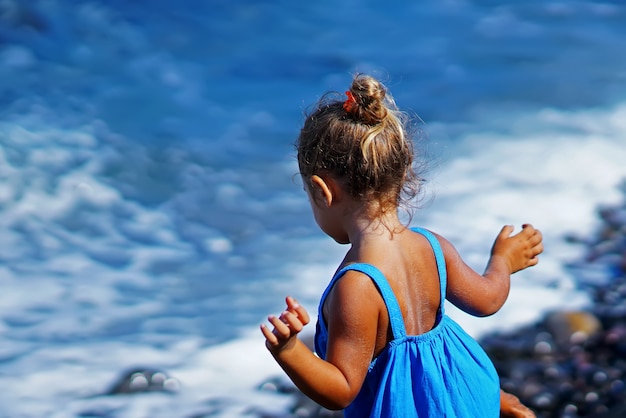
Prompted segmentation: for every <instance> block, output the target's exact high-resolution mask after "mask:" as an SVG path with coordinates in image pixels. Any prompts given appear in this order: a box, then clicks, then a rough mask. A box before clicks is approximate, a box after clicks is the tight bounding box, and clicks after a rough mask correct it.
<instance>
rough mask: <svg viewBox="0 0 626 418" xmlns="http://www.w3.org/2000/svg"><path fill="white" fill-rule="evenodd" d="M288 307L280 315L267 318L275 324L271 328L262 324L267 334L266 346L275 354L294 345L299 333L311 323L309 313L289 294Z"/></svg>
mask: <svg viewBox="0 0 626 418" xmlns="http://www.w3.org/2000/svg"><path fill="white" fill-rule="evenodd" d="M286 302H287V309H286V310H285V311H283V313H282V314H280V316H279V317H277V316H274V315H270V316H269V317H268V318H267V320H268V321H269V322H270V323H271V324H272V325H273V326H274V329H273V330H271V331H270V329H269V328H268V327H267V326H266V325H265V324H262V325H261V332H262V333H263V335H264V336H265V346H266V347H267V348H268V350H270V352H272V353H273V354H276V353H279V352H281V351H283V350H285V349H288V348H291V347H293V345H294V343H295V340H296V338H297V335H298V333H299V332H300V331H302V329H303V328H304V326H305V325H306V324H308V323H309V314H308V312H307V311H306V309H304V308H303V307H302V306H300V304H298V302H297V301H296V300H295V299H294V298H292V297H291V296H287V298H286Z"/></svg>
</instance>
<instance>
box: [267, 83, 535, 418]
mask: <svg viewBox="0 0 626 418" xmlns="http://www.w3.org/2000/svg"><path fill="white" fill-rule="evenodd" d="M346 95H347V99H346V100H345V101H332V100H329V98H328V96H326V97H325V98H323V99H322V100H321V101H320V103H319V104H318V106H317V107H316V109H315V110H314V111H313V112H312V113H311V114H310V115H309V116H308V117H307V118H306V121H305V123H304V127H303V128H302V130H301V132H300V136H299V138H298V141H297V149H298V165H299V169H300V175H301V176H302V179H303V180H304V189H305V191H306V193H307V195H308V198H309V202H310V204H311V209H312V211H313V215H314V217H315V221H316V222H317V224H318V225H319V227H320V228H321V229H322V231H324V232H325V233H326V234H328V235H329V236H330V237H332V238H333V239H334V240H335V241H337V242H338V243H340V244H350V249H349V250H348V252H347V254H346V256H345V257H344V259H343V261H342V262H341V264H340V266H339V268H338V270H337V272H336V274H335V275H334V277H333V279H332V280H331V282H330V284H329V285H328V287H327V289H326V291H325V292H324V294H323V295H322V298H321V302H320V305H319V312H318V314H319V315H318V323H317V330H316V335H315V349H316V354H317V355H316V354H314V353H313V352H312V351H311V350H310V349H309V348H307V346H306V345H305V344H304V343H303V342H302V341H301V340H300V339H298V337H297V335H298V333H299V332H300V331H301V330H302V328H303V327H304V326H305V325H306V324H307V323H308V322H309V315H308V313H307V312H306V310H305V309H304V308H303V307H302V306H300V305H299V304H298V303H297V301H296V300H295V299H293V298H292V297H287V299H286V302H287V308H286V310H285V311H284V312H283V313H282V314H281V315H280V316H270V317H269V318H268V320H269V322H270V323H271V325H272V326H273V329H272V330H270V328H269V327H267V326H266V325H261V331H262V332H263V335H264V336H265V338H266V346H267V348H268V349H269V351H270V352H271V353H272V355H273V356H274V358H275V359H276V361H277V362H278V363H279V364H280V366H281V367H282V368H283V369H284V370H285V372H286V373H287V374H288V375H289V377H290V378H291V379H292V380H293V382H294V383H295V384H296V386H297V387H298V388H299V389H300V390H301V391H302V392H303V393H304V394H306V395H307V396H309V397H310V398H311V399H313V400H314V401H316V402H317V403H319V404H320V405H322V406H324V407H326V408H328V409H345V416H347V417H401V418H407V417H480V418H489V417H498V416H500V413H501V411H500V409H501V403H502V414H503V415H507V414H510V415H513V416H533V414H532V412H530V410H528V409H526V408H525V407H523V406H522V405H521V404H519V402H517V399H516V398H515V397H514V396H512V395H509V394H505V393H503V392H501V391H500V385H499V379H498V376H497V374H496V370H495V368H494V366H493V364H492V362H491V361H490V359H489V358H488V357H487V355H486V354H485V352H484V351H483V350H482V349H481V347H480V346H479V345H478V343H477V342H476V341H474V340H473V339H472V338H471V337H470V336H469V335H468V334H466V333H465V332H464V331H463V330H462V329H461V327H460V326H459V325H457V324H456V323H455V322H454V321H453V320H452V319H450V318H449V317H448V316H447V315H446V314H445V313H444V299H446V298H447V299H448V300H449V301H450V302H451V303H453V304H454V305H456V306H458V307H459V308H460V309H462V310H464V311H465V312H468V313H470V314H472V315H475V316H487V315H491V314H493V313H495V312H497V311H498V310H499V309H500V307H501V306H502V305H503V304H504V302H505V301H506V298H507V296H508V293H509V286H510V276H511V274H513V273H515V272H516V271H519V270H522V269H525V268H527V267H530V266H534V265H535V264H537V261H538V259H537V256H538V254H540V253H541V252H542V250H543V247H542V237H541V233H540V232H539V231H538V230H536V229H534V228H533V227H532V226H531V225H523V228H522V230H521V232H519V233H517V234H515V235H511V234H512V232H513V227H512V226H505V227H503V228H502V230H501V231H500V233H499V234H498V236H497V237H496V239H495V243H494V244H493V248H492V250H491V257H490V259H489V263H488V265H487V268H486V270H485V273H484V274H483V275H480V274H478V273H477V272H475V271H474V270H472V269H471V268H470V267H468V266H467V265H466V264H465V263H464V262H463V260H462V259H461V257H460V256H459V254H458V252H457V251H456V249H455V248H454V247H453V246H452V244H450V242H448V241H447V240H446V239H445V238H443V237H442V236H440V235H437V234H435V233H432V232H430V231H427V230H425V229H422V228H408V227H406V226H405V225H404V224H403V223H402V222H401V221H400V219H399V217H398V208H399V207H400V206H401V205H402V204H403V203H405V202H406V201H408V200H410V199H411V198H413V197H415V195H416V193H417V192H418V189H419V185H420V179H419V178H418V176H417V174H416V173H415V171H414V163H413V147H412V145H411V141H410V138H408V135H407V129H406V128H407V125H406V124H405V120H406V118H405V116H404V114H403V113H401V112H399V111H398V110H397V108H396V106H395V103H394V102H393V99H392V98H391V97H390V95H389V93H388V92H387V90H386V89H385V87H384V86H383V85H382V84H381V83H380V82H379V81H377V80H376V79H374V78H372V77H370V76H366V75H357V76H356V77H355V78H354V79H353V82H352V86H351V87H350V90H349V91H347V92H346Z"/></svg>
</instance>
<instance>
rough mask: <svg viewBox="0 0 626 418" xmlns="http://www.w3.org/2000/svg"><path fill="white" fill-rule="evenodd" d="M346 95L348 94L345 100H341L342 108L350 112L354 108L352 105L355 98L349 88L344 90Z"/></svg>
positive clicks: (354, 103) (354, 102)
mask: <svg viewBox="0 0 626 418" xmlns="http://www.w3.org/2000/svg"><path fill="white" fill-rule="evenodd" d="M346 96H348V98H347V99H346V101H345V102H343V110H345V111H346V112H348V113H352V111H353V110H354V105H356V99H355V98H354V94H352V92H351V91H350V90H348V91H347V92H346Z"/></svg>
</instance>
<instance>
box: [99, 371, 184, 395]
mask: <svg viewBox="0 0 626 418" xmlns="http://www.w3.org/2000/svg"><path fill="white" fill-rule="evenodd" d="M179 388H180V383H179V381H178V380H177V379H174V378H173V377H171V376H168V375H167V374H166V373H165V372H163V371H162V370H158V369H150V368H135V369H131V370H128V371H126V372H124V373H122V375H121V376H120V378H119V379H118V380H117V381H116V382H115V383H114V384H113V385H112V386H111V388H110V389H109V390H108V391H107V392H106V395H120V394H134V393H146V392H167V393H175V392H178V390H179Z"/></svg>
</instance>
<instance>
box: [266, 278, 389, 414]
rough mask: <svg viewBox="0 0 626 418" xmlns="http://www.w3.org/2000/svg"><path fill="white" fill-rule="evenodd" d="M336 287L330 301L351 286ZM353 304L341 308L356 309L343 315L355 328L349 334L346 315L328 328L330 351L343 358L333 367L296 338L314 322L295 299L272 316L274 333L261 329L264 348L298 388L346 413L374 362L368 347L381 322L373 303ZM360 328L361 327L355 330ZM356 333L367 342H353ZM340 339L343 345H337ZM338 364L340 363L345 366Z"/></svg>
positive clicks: (330, 353) (351, 328) (316, 399)
mask: <svg viewBox="0 0 626 418" xmlns="http://www.w3.org/2000/svg"><path fill="white" fill-rule="evenodd" d="M349 273H350V272H349ZM350 276H353V274H346V277H347V278H350ZM345 279H346V278H345V277H344V278H343V279H342V282H347V281H346V280H345ZM361 281H362V282H365V281H363V280H361ZM367 282H369V281H367ZM367 282H366V283H367ZM335 287H336V289H335V290H334V291H333V292H332V293H331V295H329V299H330V300H333V299H334V298H338V297H340V296H341V293H342V292H340V291H339V292H338V291H337V289H339V290H341V289H342V288H344V287H347V286H345V285H344V284H343V283H340V284H338V285H337V286H335ZM373 287H374V286H373V285H372V288H373ZM374 291H376V290H374ZM337 294H339V295H337ZM350 302H351V303H349V304H343V303H342V304H341V305H340V306H345V305H348V306H350V307H352V309H348V312H344V313H347V317H348V321H347V323H348V324H349V327H348V328H349V329H350V330H352V331H349V332H347V334H348V335H346V332H345V331H346V329H345V327H344V323H345V322H346V321H343V320H342V319H341V315H338V314H336V313H335V312H332V313H333V314H335V315H334V317H339V318H340V319H339V320H336V321H335V322H333V324H332V327H330V328H329V352H328V353H327V354H328V355H329V356H330V357H333V358H338V359H339V360H338V361H335V362H334V363H333V362H331V361H325V360H322V359H320V358H319V357H317V356H316V355H315V354H313V352H312V351H311V350H310V349H309V348H308V347H307V346H306V345H305V344H304V343H303V342H302V341H301V340H300V339H299V338H298V337H297V334H298V333H299V332H300V331H301V330H302V328H303V327H304V326H305V325H306V324H307V323H308V322H309V315H308V313H307V312H306V310H305V309H304V308H303V307H302V306H300V305H299V304H298V303H297V302H296V301H295V300H294V299H293V298H291V297H288V298H287V310H285V311H284V312H283V313H282V314H281V315H280V316H278V317H277V316H270V317H269V318H268V320H269V322H270V323H271V324H272V325H273V327H274V329H273V330H270V329H269V328H268V327H267V326H265V325H261V331H262V333H263V335H264V336H265V339H266V342H265V345H266V346H267V348H268V349H269V351H270V352H271V353H272V356H274V359H275V360H276V362H277V363H278V364H279V365H280V366H281V368H282V369H283V370H284V371H285V373H287V375H288V376H289V377H290V378H291V380H292V381H293V383H294V384H295V385H296V386H297V387H298V389H300V390H301V391H302V392H303V393H304V394H305V395H307V396H308V397H309V398H311V399H313V400H314V401H315V402H317V403H318V404H320V405H322V406H324V407H325V408H328V409H343V408H345V407H346V406H348V405H349V404H350V402H352V400H353V399H354V398H355V397H356V395H357V394H358V392H359V390H360V388H361V385H362V384H363V380H364V378H365V373H366V372H367V366H368V364H369V361H371V358H372V351H371V349H369V348H364V347H369V346H371V347H373V345H374V342H373V340H374V339H375V338H376V326H375V325H372V322H375V321H372V318H374V319H375V318H376V316H375V315H376V314H377V311H375V310H374V308H373V306H372V305H374V304H356V303H352V302H353V301H350ZM366 311H367V312H366ZM370 311H371V312H370ZM355 325H356V328H354V326H355ZM337 330H338V331H337ZM337 334H339V335H337ZM355 335H358V338H357V340H359V341H360V342H363V338H365V337H367V338H368V343H364V344H354V338H353V337H354V336H355ZM337 340H340V342H335V341H337ZM369 340H371V341H369ZM337 353H339V354H337ZM337 364H341V365H342V367H339V366H337Z"/></svg>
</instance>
